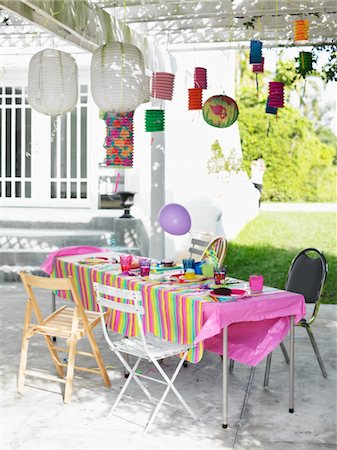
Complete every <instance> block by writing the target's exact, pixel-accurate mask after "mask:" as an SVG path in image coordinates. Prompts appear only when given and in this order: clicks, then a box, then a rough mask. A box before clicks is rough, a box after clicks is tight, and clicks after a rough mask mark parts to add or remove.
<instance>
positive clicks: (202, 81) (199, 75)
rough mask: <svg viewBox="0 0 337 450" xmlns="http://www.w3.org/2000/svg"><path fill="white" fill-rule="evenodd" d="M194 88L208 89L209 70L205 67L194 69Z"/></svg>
mask: <svg viewBox="0 0 337 450" xmlns="http://www.w3.org/2000/svg"><path fill="white" fill-rule="evenodd" d="M194 87H195V88H201V89H207V69H205V68H204V67H196V68H195V69H194Z"/></svg>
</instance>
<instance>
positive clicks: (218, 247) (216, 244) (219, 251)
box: [201, 236, 227, 266]
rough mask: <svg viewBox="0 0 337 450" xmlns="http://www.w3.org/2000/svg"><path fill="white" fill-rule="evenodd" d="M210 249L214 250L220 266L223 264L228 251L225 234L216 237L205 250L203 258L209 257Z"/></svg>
mask: <svg viewBox="0 0 337 450" xmlns="http://www.w3.org/2000/svg"><path fill="white" fill-rule="evenodd" d="M210 250H214V252H215V254H216V256H217V258H218V261H219V266H222V265H223V264H224V261H225V257H226V252H227V241H226V239H225V238H224V237H223V236H217V237H216V238H214V239H213V240H212V241H211V242H210V243H209V244H208V245H207V247H206V249H205V250H204V252H203V254H202V256H201V260H203V259H206V258H207V257H208V252H209V251H210Z"/></svg>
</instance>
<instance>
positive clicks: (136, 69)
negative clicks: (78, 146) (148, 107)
mask: <svg viewBox="0 0 337 450" xmlns="http://www.w3.org/2000/svg"><path fill="white" fill-rule="evenodd" d="M144 83H145V67H144V59H143V55H142V53H141V51H140V50H139V49H138V48H137V47H135V46H134V45H131V44H126V43H124V42H111V43H109V44H105V45H103V46H101V47H99V48H98V49H96V50H95V51H94V52H93V55H92V59H91V92H92V97H93V99H94V102H95V103H96V105H97V106H98V107H99V108H100V109H101V110H102V111H113V112H116V113H124V112H125V111H134V110H135V109H136V108H137V106H139V105H140V104H141V103H143V100H144Z"/></svg>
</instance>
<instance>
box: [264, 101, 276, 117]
mask: <svg viewBox="0 0 337 450" xmlns="http://www.w3.org/2000/svg"><path fill="white" fill-rule="evenodd" d="M266 113H267V114H277V108H274V107H273V106H270V104H269V98H268V99H267V102H266Z"/></svg>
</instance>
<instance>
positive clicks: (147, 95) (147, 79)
mask: <svg viewBox="0 0 337 450" xmlns="http://www.w3.org/2000/svg"><path fill="white" fill-rule="evenodd" d="M150 86H151V78H150V77H149V76H147V75H145V81H144V91H143V92H144V97H143V103H148V102H149V101H150V100H151V97H150V92H151V89H150Z"/></svg>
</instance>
